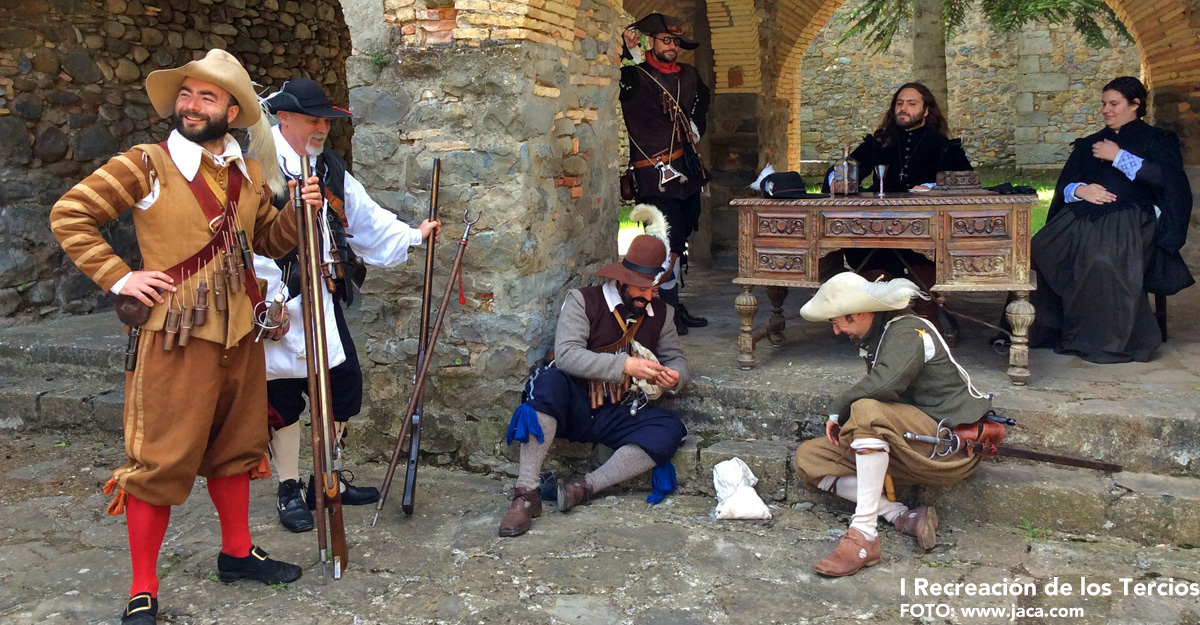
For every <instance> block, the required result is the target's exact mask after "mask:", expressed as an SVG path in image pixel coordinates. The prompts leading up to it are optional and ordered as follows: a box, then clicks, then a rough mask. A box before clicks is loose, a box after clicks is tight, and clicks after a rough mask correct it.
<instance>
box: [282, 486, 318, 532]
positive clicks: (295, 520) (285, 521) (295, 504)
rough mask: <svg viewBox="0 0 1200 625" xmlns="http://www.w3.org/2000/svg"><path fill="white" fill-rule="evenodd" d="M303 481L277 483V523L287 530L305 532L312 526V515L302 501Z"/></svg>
mask: <svg viewBox="0 0 1200 625" xmlns="http://www.w3.org/2000/svg"><path fill="white" fill-rule="evenodd" d="M303 492H304V482H301V481H300V480H285V481H283V482H280V483H279V493H278V495H279V502H278V503H277V504H276V507H277V508H278V509H279V523H280V524H282V525H283V526H284V527H285V528H287V530H288V531H289V532H307V531H309V530H311V529H312V528H313V516H312V513H311V512H309V511H308V506H307V505H305V503H304V496H303V494H302V493H303Z"/></svg>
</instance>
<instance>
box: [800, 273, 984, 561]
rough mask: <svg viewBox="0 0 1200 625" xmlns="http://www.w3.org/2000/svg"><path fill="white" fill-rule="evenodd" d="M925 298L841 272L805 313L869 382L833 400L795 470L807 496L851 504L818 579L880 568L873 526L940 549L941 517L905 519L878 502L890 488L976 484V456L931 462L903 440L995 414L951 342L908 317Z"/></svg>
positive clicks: (907, 287)
mask: <svg viewBox="0 0 1200 625" xmlns="http://www.w3.org/2000/svg"><path fill="white" fill-rule="evenodd" d="M914 297H920V298H922V299H925V298H928V297H929V296H928V295H927V294H925V293H924V292H922V291H920V290H918V289H917V286H916V285H915V284H913V283H912V282H910V281H908V280H906V279H904V278H897V279H895V280H890V281H887V282H868V281H867V280H866V279H865V278H863V277H862V276H859V275H858V274H855V273H851V272H845V273H840V274H837V275H835V276H834V277H832V278H830V279H829V281H828V282H826V283H825V284H823V285H821V288H820V289H818V290H817V294H816V295H815V296H813V298H812V299H811V300H809V302H808V303H807V304H805V305H804V306H803V307H802V308H801V309H800V314H801V315H802V316H803V317H804V318H805V319H807V320H809V321H829V322H830V323H832V324H833V333H834V334H845V335H846V336H847V337H848V338H849V339H850V340H851V341H852V342H853V343H854V344H855V345H857V346H858V348H859V350H860V353H861V354H862V355H863V358H864V359H865V360H866V362H867V375H866V376H865V377H864V378H863V379H862V380H859V382H858V383H857V384H855V385H854V386H852V387H850V388H849V389H848V390H846V391H844V392H842V394H840V395H838V396H837V397H835V398H834V399H833V401H832V402H831V403H830V406H829V412H830V415H829V421H828V422H827V423H826V425H825V435H826V436H825V438H817V439H812V440H809V441H806V442H805V443H804V444H803V445H801V446H800V448H799V449H797V450H796V456H795V459H794V460H793V461H792V466H793V467H794V468H795V469H796V472H797V473H798V474H799V475H800V478H801V479H803V480H804V482H805V483H806V484H808V485H809V486H814V487H816V488H820V489H821V490H825V491H828V492H831V493H834V494H836V495H838V496H839V497H842V498H844V499H849V500H850V501H853V502H855V508H854V516H853V518H852V519H851V522H850V529H849V530H847V531H846V534H845V536H843V537H842V540H841V542H840V543H839V544H838V546H837V548H836V549H834V551H833V553H831V554H829V555H828V556H827V557H826V558H825V559H823V560H821V561H820V562H818V563H817V564H816V565H815V566H813V570H814V571H816V572H817V573H820V574H822V575H829V576H833V577H840V576H844V575H853V574H854V573H856V572H858V570H859V569H861V568H862V567H864V566H872V565H874V564H878V563H879V559H880V556H881V550H880V548H879V539H878V534H877V532H876V530H875V527H876V517H879V516H882V517H883V518H884V519H885V520H887V521H889V522H891V523H893V524H895V526H896V529H898V530H900V532H901V533H904V534H908V535H909V536H914V537H916V539H917V542H918V544H919V545H920V546H921V548H922V549H932V548H933V546H934V545H935V544H937V534H936V530H937V512H936V511H935V510H934V509H933V508H932V507H921V508H916V509H914V510H909V508H908V507H907V506H905V505H904V504H901V503H899V502H894V501H886V500H882V497H881V493H882V492H883V488H884V480H885V478H886V476H887V475H891V476H892V478H893V480H894V483H895V484H898V485H909V484H953V483H954V482H957V481H959V480H961V479H963V478H965V477H967V476H968V475H970V474H971V473H972V472H973V471H974V470H975V468H976V467H977V466H978V464H979V460H980V455H979V454H975V455H973V456H948V457H944V458H937V459H930V457H929V456H930V451H931V449H932V448H931V446H930V445H929V444H928V443H918V442H912V443H910V442H909V441H907V440H905V438H904V433H905V432H913V433H916V434H923V435H928V436H933V435H936V433H937V429H938V423H939V422H943V421H944V422H945V425H946V427H951V428H952V427H954V426H956V425H959V424H963V423H974V422H975V421H978V420H979V419H981V418H983V417H984V415H985V414H986V413H987V412H988V410H989V409H990V408H991V403H992V402H991V396H990V395H983V394H982V393H980V392H979V391H977V390H975V387H973V386H972V385H971V378H970V377H969V376H968V375H967V373H966V371H964V370H963V368H962V367H960V366H959V365H958V363H957V362H955V361H954V357H953V356H951V354H950V350H949V348H948V347H947V346H946V342H945V340H943V339H942V337H941V335H940V334H938V331H937V330H936V329H935V328H934V327H933V325H932V324H930V323H929V322H928V321H926V320H924V319H922V318H920V317H917V316H916V315H914V314H913V312H912V310H911V308H910V307H909V306H910V304H911V302H912V299H913V298H914Z"/></svg>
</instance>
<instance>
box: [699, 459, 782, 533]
mask: <svg viewBox="0 0 1200 625" xmlns="http://www.w3.org/2000/svg"><path fill="white" fill-rule="evenodd" d="M757 483H758V478H756V477H754V472H753V471H751V470H750V467H748V466H746V463H745V462H743V461H742V459H741V458H731V459H729V460H726V461H724V462H719V463H717V466H715V467H713V487H714V488H716V490H717V518H718V519H754V520H758V519H761V520H766V519H770V518H771V511H770V510H769V509H767V504H765V503H763V500H762V499H761V498H759V496H758V492H757V491H755V490H754V485H755V484H757Z"/></svg>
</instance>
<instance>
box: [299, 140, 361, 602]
mask: <svg viewBox="0 0 1200 625" xmlns="http://www.w3.org/2000/svg"><path fill="white" fill-rule="evenodd" d="M300 162H301V168H300V172H301V173H300V180H299V181H298V184H297V185H296V189H295V190H294V191H293V193H292V202H293V204H294V206H295V208H296V219H297V222H298V224H297V225H298V230H299V241H298V242H297V246H296V248H297V256H298V257H299V263H300V307H301V316H302V317H303V319H302V321H303V323H304V347H305V351H306V352H307V354H308V358H307V359H306V365H307V367H308V408H309V416H310V417H311V420H312V447H313V480H315V481H316V482H317V484H315V485H314V488H313V490H314V491H315V492H316V502H314V503H315V504H316V509H317V515H316V525H317V551H318V553H319V556H320V560H321V564H322V566H324V565H325V564H326V562H328V561H329V557H328V554H327V545H330V544H331V546H330V547H328V551H331V552H332V554H331V555H332V561H333V578H334V579H341V577H342V570H343V569H345V567H346V564H347V562H348V555H349V554H348V552H347V547H346V527H345V524H344V522H343V520H342V497H341V492H340V491H341V480H340V479H339V477H338V474H337V470H336V469H334V467H333V465H334V460H335V458H336V445H337V441H335V440H334V434H333V396H332V393H331V391H330V388H329V350H328V342H327V341H326V336H325V307H324V301H323V300H322V293H321V291H320V289H323V288H325V286H324V282H323V281H322V280H321V258H320V256H321V244H320V237H319V231H318V230H319V228H320V223H321V220H320V213H319V211H318V209H316V208H313V207H310V206H308V204H307V203H305V202H304V200H303V198H302V197H301V188H302V187H303V186H304V185H305V184H306V183H307V181H308V178H309V177H310V176H311V173H310V171H309V164H308V158H307V157H305V156H301V158H300ZM327 520H328V523H327V522H326V521H327ZM327 531H328V535H327V534H326V532H327ZM327 541H328V542H327Z"/></svg>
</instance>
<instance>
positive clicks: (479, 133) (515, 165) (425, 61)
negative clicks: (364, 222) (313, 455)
mask: <svg viewBox="0 0 1200 625" xmlns="http://www.w3.org/2000/svg"><path fill="white" fill-rule="evenodd" d="M616 15H617V13H616V10H615V9H614V7H613V6H611V5H609V4H607V3H606V2H604V1H603V0H567V1H566V2H563V3H560V2H544V3H542V2H541V1H540V0H532V1H531V2H530V3H529V4H524V3H511V2H491V3H488V2H480V1H478V0H459V2H456V3H454V4H453V6H450V5H449V4H445V5H439V6H432V5H422V4H419V3H414V4H406V5H403V6H400V5H398V4H397V3H396V2H394V0H389V3H388V4H386V5H385V19H386V20H387V23H388V24H389V25H390V26H391V27H393V29H394V30H393V32H394V34H395V36H394V37H392V39H391V40H392V41H393V44H392V45H391V47H390V48H389V49H388V50H387V55H386V58H384V59H382V61H381V62H377V61H376V60H374V59H378V58H379V55H375V56H374V57H372V55H368V54H361V55H357V54H356V55H355V56H353V57H352V58H351V59H350V60H349V61H348V62H347V79H348V85H349V87H350V94H351V105H352V106H353V107H354V108H355V110H356V111H357V112H359V114H358V116H357V119H356V126H355V134H354V148H355V154H356V156H357V157H358V162H359V166H358V170H357V172H356V175H357V176H359V177H360V179H361V180H362V181H363V183H364V184H365V185H366V187H367V188H368V189H370V190H371V192H372V195H373V196H374V197H376V199H378V200H379V201H380V202H381V203H382V204H384V205H385V206H388V207H389V208H392V209H394V210H396V211H397V212H398V213H399V214H400V216H401V218H402V219H405V220H408V221H410V222H414V221H417V220H418V219H420V218H421V217H423V216H424V215H425V214H426V212H427V211H428V201H429V184H430V178H431V176H430V170H431V167H432V163H433V159H434V158H440V159H441V162H442V174H441V186H440V194H439V201H440V214H441V216H442V218H443V219H444V220H445V221H444V224H445V226H444V227H445V230H444V234H443V238H442V242H441V243H439V244H437V268H438V269H437V273H436V276H435V279H434V285H435V289H436V291H437V293H436V296H438V297H440V295H441V292H442V289H443V288H444V287H445V285H446V281H447V275H448V272H449V268H450V266H451V263H452V261H453V257H454V253H455V251H456V241H457V239H458V238H459V237H460V236H461V234H462V232H463V224H462V215H463V212H464V210H467V209H469V210H470V211H471V212H472V215H476V214H478V215H480V220H479V222H478V224H476V226H475V227H474V228H473V229H472V231H471V238H470V241H469V245H468V247H467V248H466V250H465V252H464V271H463V279H462V287H463V291H462V293H463V295H464V297H465V300H466V304H465V305H459V304H458V303H457V301H455V300H456V299H457V298H452V299H451V304H450V310H448V312H447V314H446V319H445V325H444V326H443V329H442V335H441V338H440V340H439V342H438V345H437V348H436V353H435V355H434V361H433V370H432V371H431V374H430V375H431V377H430V382H429V388H428V392H427V399H426V404H425V405H426V410H425V412H426V414H427V415H428V416H429V418H428V419H427V420H426V429H425V433H424V438H423V440H422V449H423V450H424V451H425V452H427V453H428V454H431V455H432V456H433V458H432V459H433V460H435V461H441V462H456V463H466V464H472V465H475V466H477V467H478V466H486V465H488V464H489V463H493V462H495V460H496V458H497V457H498V455H499V454H501V453H503V452H504V451H505V450H503V449H502V441H503V439H504V432H505V429H506V428H507V425H508V416H509V415H511V413H512V409H513V408H514V407H515V406H516V405H517V404H518V403H519V392H520V388H521V385H522V382H523V380H524V377H525V375H526V373H527V372H528V368H529V366H530V364H532V363H533V362H534V361H535V360H536V359H537V358H540V357H541V356H543V355H545V354H546V352H547V351H548V350H549V348H550V347H551V346H552V344H553V337H554V328H555V323H556V321H557V317H558V310H559V307H560V306H561V303H562V299H563V296H564V295H565V293H566V290H567V289H569V288H573V287H579V286H583V285H585V284H586V281H587V280H588V279H589V278H590V276H591V275H592V273H593V272H594V271H595V270H596V269H597V268H599V267H600V266H601V265H602V264H604V263H607V262H610V261H612V260H614V259H615V258H616V234H617V232H616V231H617V214H618V210H619V206H618V202H617V193H616V175H615V174H616V172H617V168H618V165H619V163H618V159H619V154H620V150H619V146H618V144H617V141H618V139H617V137H618V132H617V127H618V115H619V108H618V106H617V85H618V82H619V71H618V69H617V68H618V59H617V57H618V55H619V54H620V45H619V43H617V37H619V28H620V26H622V25H620V24H617V18H616ZM423 256H424V253H423V252H422V251H417V253H416V256H415V257H414V258H410V260H409V262H408V263H407V264H406V265H403V266H401V267H397V268H394V269H372V270H371V272H370V276H369V277H368V280H367V282H366V284H365V286H364V293H365V298H364V303H363V308H362V319H363V331H364V334H365V335H366V339H365V340H364V341H362V342H361V343H360V354H361V356H362V360H363V365H364V373H365V378H366V381H367V386H368V390H367V397H366V402H365V403H366V407H365V411H364V418H363V419H362V421H361V422H360V424H361V426H360V428H359V431H358V433H357V434H355V436H362V437H363V442H364V446H362V447H359V446H357V445H356V447H359V448H360V449H365V450H367V451H368V453H374V454H376V455H378V456H380V457H382V456H384V455H386V454H387V453H388V452H390V449H391V445H392V444H393V443H394V436H395V433H396V432H397V431H398V429H399V420H400V417H402V416H403V411H404V407H405V403H406V401H407V399H408V397H409V394H410V392H411V382H412V378H413V369H414V367H415V364H416V362H415V361H416V350H417V338H416V336H417V332H416V326H417V324H418V321H419V310H418V308H419V302H420V297H421V278H422V272H423V263H422V262H421V259H422V258H423ZM455 291H456V292H455V295H456V296H457V295H458V293H457V291H458V286H457V285H455Z"/></svg>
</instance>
